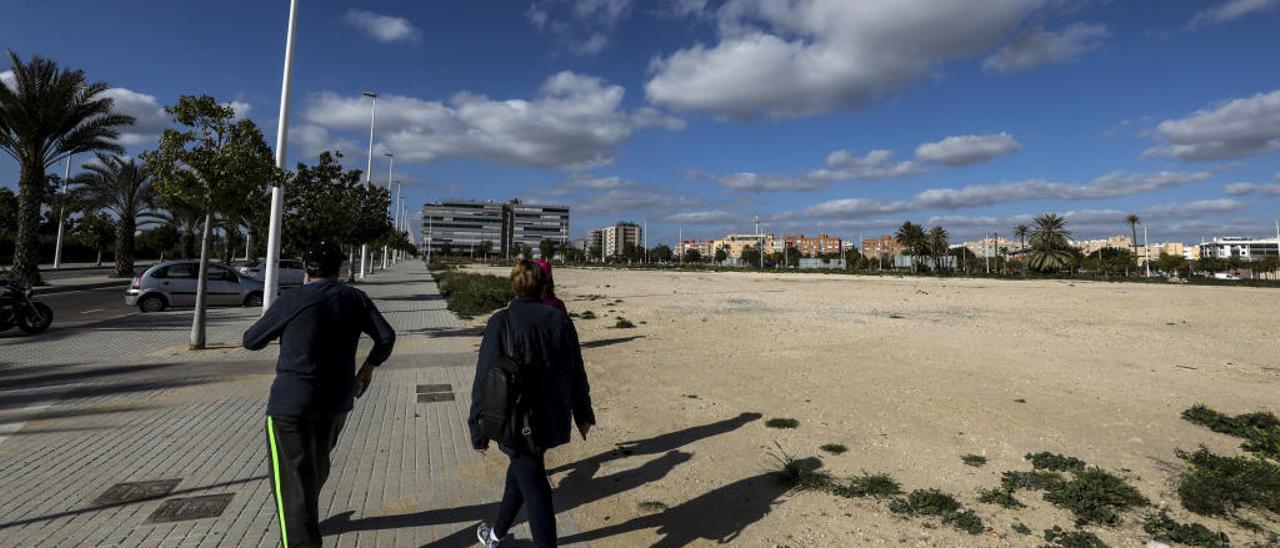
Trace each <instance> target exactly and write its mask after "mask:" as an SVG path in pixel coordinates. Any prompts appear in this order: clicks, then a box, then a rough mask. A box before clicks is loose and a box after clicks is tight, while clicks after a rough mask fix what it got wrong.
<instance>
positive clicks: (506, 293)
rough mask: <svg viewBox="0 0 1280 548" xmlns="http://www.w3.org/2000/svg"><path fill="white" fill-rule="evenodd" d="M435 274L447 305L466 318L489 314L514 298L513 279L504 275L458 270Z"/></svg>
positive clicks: (442, 271) (452, 310)
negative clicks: (512, 293)
mask: <svg viewBox="0 0 1280 548" xmlns="http://www.w3.org/2000/svg"><path fill="white" fill-rule="evenodd" d="M434 275H435V278H436V283H437V284H438V285H439V288H440V295H442V296H443V297H444V299H445V303H446V305H447V307H448V308H449V310H450V311H451V312H453V313H454V314H457V315H458V316H459V317H460V318H463V319H469V318H473V317H475V316H479V315H481V314H487V313H489V312H492V311H494V310H497V309H499V308H502V307H503V306H506V304H507V301H509V300H511V281H510V280H507V279H506V278H503V277H500V276H491V275H488V274H471V273H467V272H460V271H456V270H441V271H437V272H435V273H434Z"/></svg>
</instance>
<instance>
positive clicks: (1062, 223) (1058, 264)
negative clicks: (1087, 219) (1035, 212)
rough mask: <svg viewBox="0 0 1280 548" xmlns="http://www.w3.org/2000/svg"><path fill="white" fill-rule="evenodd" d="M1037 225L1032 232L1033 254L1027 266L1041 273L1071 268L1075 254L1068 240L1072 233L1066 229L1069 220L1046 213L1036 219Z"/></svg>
mask: <svg viewBox="0 0 1280 548" xmlns="http://www.w3.org/2000/svg"><path fill="white" fill-rule="evenodd" d="M1035 225H1036V226H1035V228H1034V229H1032V230H1031V253H1030V256H1029V257H1028V258H1027V266H1029V267H1031V268H1034V269H1036V270H1039V271H1041V272H1053V271H1057V270H1061V269H1063V268H1065V267H1069V266H1071V261H1072V259H1073V258H1074V257H1075V254H1074V253H1072V248H1071V242H1070V240H1068V238H1070V237H1071V232H1069V231H1067V229H1066V228H1067V220H1066V219H1064V218H1062V217H1061V216H1060V215H1058V214H1056V213H1045V214H1042V215H1039V216H1037V217H1036V218H1035Z"/></svg>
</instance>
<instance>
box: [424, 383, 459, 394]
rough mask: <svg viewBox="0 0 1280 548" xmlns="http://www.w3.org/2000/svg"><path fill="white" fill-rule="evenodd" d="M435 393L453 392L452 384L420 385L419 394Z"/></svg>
mask: <svg viewBox="0 0 1280 548" xmlns="http://www.w3.org/2000/svg"><path fill="white" fill-rule="evenodd" d="M433 392H453V385H452V384H419V385H418V393H419V394H430V393H433Z"/></svg>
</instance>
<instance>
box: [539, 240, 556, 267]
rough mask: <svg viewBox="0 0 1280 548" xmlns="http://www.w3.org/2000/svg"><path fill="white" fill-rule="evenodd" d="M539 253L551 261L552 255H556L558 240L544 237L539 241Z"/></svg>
mask: <svg viewBox="0 0 1280 548" xmlns="http://www.w3.org/2000/svg"><path fill="white" fill-rule="evenodd" d="M538 253H540V254H541V255H539V256H540V257H542V258H543V259H544V260H548V261H550V260H551V258H552V257H555V256H556V241H555V240H552V239H550V238H543V239H542V241H541V242H538Z"/></svg>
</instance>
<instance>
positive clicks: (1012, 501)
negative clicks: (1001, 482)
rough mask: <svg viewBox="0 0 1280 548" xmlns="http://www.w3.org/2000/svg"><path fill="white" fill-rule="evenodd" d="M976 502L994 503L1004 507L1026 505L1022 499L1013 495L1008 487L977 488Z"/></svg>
mask: <svg viewBox="0 0 1280 548" xmlns="http://www.w3.org/2000/svg"><path fill="white" fill-rule="evenodd" d="M978 502H982V503H986V504H996V505H999V506H1003V507H1005V508H1022V507H1024V506H1026V505H1025V504H1022V501H1019V500H1018V499H1016V498H1014V497H1013V491H1010V490H1008V489H979V490H978Z"/></svg>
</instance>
